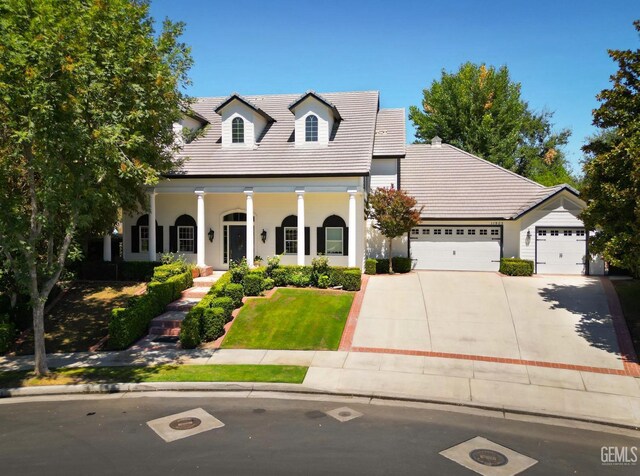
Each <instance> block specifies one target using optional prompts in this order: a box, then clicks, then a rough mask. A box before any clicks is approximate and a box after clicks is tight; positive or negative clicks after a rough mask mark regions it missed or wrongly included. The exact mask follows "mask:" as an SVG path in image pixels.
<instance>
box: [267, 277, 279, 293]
mask: <svg viewBox="0 0 640 476" xmlns="http://www.w3.org/2000/svg"><path fill="white" fill-rule="evenodd" d="M275 286H276V284H275V281H274V280H273V279H271V278H266V279H265V280H264V289H265V290H266V291H268V290H269V289H273V288H274V287H275Z"/></svg>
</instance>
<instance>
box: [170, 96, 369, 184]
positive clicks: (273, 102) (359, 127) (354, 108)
mask: <svg viewBox="0 0 640 476" xmlns="http://www.w3.org/2000/svg"><path fill="white" fill-rule="evenodd" d="M299 97H300V94H277V95H264V96H244V97H243V98H244V100H246V101H249V102H250V103H251V104H253V105H255V107H258V108H260V109H261V110H263V111H264V112H265V113H266V114H268V115H269V116H271V117H273V118H274V119H275V122H273V123H271V124H269V125H267V127H266V130H265V132H264V133H263V134H262V137H261V138H260V139H259V141H258V144H257V145H256V147H255V148H246V149H244V148H243V149H240V148H234V149H231V148H223V147H222V141H221V130H222V127H221V118H220V116H219V115H218V114H216V113H215V110H216V108H217V107H218V106H219V105H220V104H222V103H223V102H224V101H225V100H226V99H228V97H212V98H199V99H198V100H197V101H196V102H195V103H194V104H193V105H192V106H191V108H192V109H193V110H194V111H195V112H197V113H198V114H200V115H201V116H203V117H204V118H206V119H207V120H208V121H209V122H210V124H209V125H208V126H207V128H206V130H205V133H204V134H203V136H202V137H200V138H198V139H196V140H194V141H193V142H191V143H189V144H185V146H184V148H183V149H182V151H181V153H180V154H178V157H177V158H178V159H181V160H183V163H182V165H181V166H180V169H178V170H176V172H174V173H173V174H170V176H185V177H188V176H212V177H232V176H235V177H238V176H278V175H285V176H290V175H299V176H304V175H307V176H309V175H316V176H317V175H327V176H330V175H366V174H368V173H369V171H370V169H371V158H372V155H373V137H374V128H375V123H376V113H377V110H378V92H377V91H358V92H341V93H322V97H323V98H325V99H326V100H327V101H330V103H331V104H333V105H334V106H335V107H336V108H337V109H338V110H339V111H340V115H341V116H342V118H343V120H342V121H341V122H339V123H338V126H337V129H336V130H335V135H334V137H333V140H331V141H330V142H329V145H328V146H326V147H321V146H320V147H309V148H301V147H295V142H294V136H293V133H294V119H295V118H294V115H293V114H292V113H291V111H290V110H289V109H288V108H289V105H290V104H291V103H292V102H294V101H295V100H296V99H298V98H299Z"/></svg>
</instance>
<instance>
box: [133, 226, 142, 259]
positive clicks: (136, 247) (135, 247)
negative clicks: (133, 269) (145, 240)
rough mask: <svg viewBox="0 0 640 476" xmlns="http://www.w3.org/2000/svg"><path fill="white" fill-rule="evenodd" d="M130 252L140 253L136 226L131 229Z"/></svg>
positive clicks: (138, 234)
mask: <svg viewBox="0 0 640 476" xmlns="http://www.w3.org/2000/svg"><path fill="white" fill-rule="evenodd" d="M131 252H132V253H140V233H139V232H138V226H136V225H133V226H132V227H131Z"/></svg>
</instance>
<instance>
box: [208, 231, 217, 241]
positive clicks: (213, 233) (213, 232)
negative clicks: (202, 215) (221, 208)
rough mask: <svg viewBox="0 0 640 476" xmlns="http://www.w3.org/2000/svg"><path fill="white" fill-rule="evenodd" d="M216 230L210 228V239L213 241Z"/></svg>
mask: <svg viewBox="0 0 640 476" xmlns="http://www.w3.org/2000/svg"><path fill="white" fill-rule="evenodd" d="M215 235H216V232H215V231H213V230H212V229H211V228H209V241H210V242H211V243H213V238H214V237H215Z"/></svg>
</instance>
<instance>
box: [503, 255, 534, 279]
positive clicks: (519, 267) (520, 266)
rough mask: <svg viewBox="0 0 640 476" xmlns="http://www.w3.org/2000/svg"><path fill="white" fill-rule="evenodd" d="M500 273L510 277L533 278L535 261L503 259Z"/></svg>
mask: <svg viewBox="0 0 640 476" xmlns="http://www.w3.org/2000/svg"><path fill="white" fill-rule="evenodd" d="M500 272H501V273H502V274H506V275H509V276H531V275H532V274H533V261H531V260H527V259H520V258H502V259H501V260H500Z"/></svg>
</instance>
